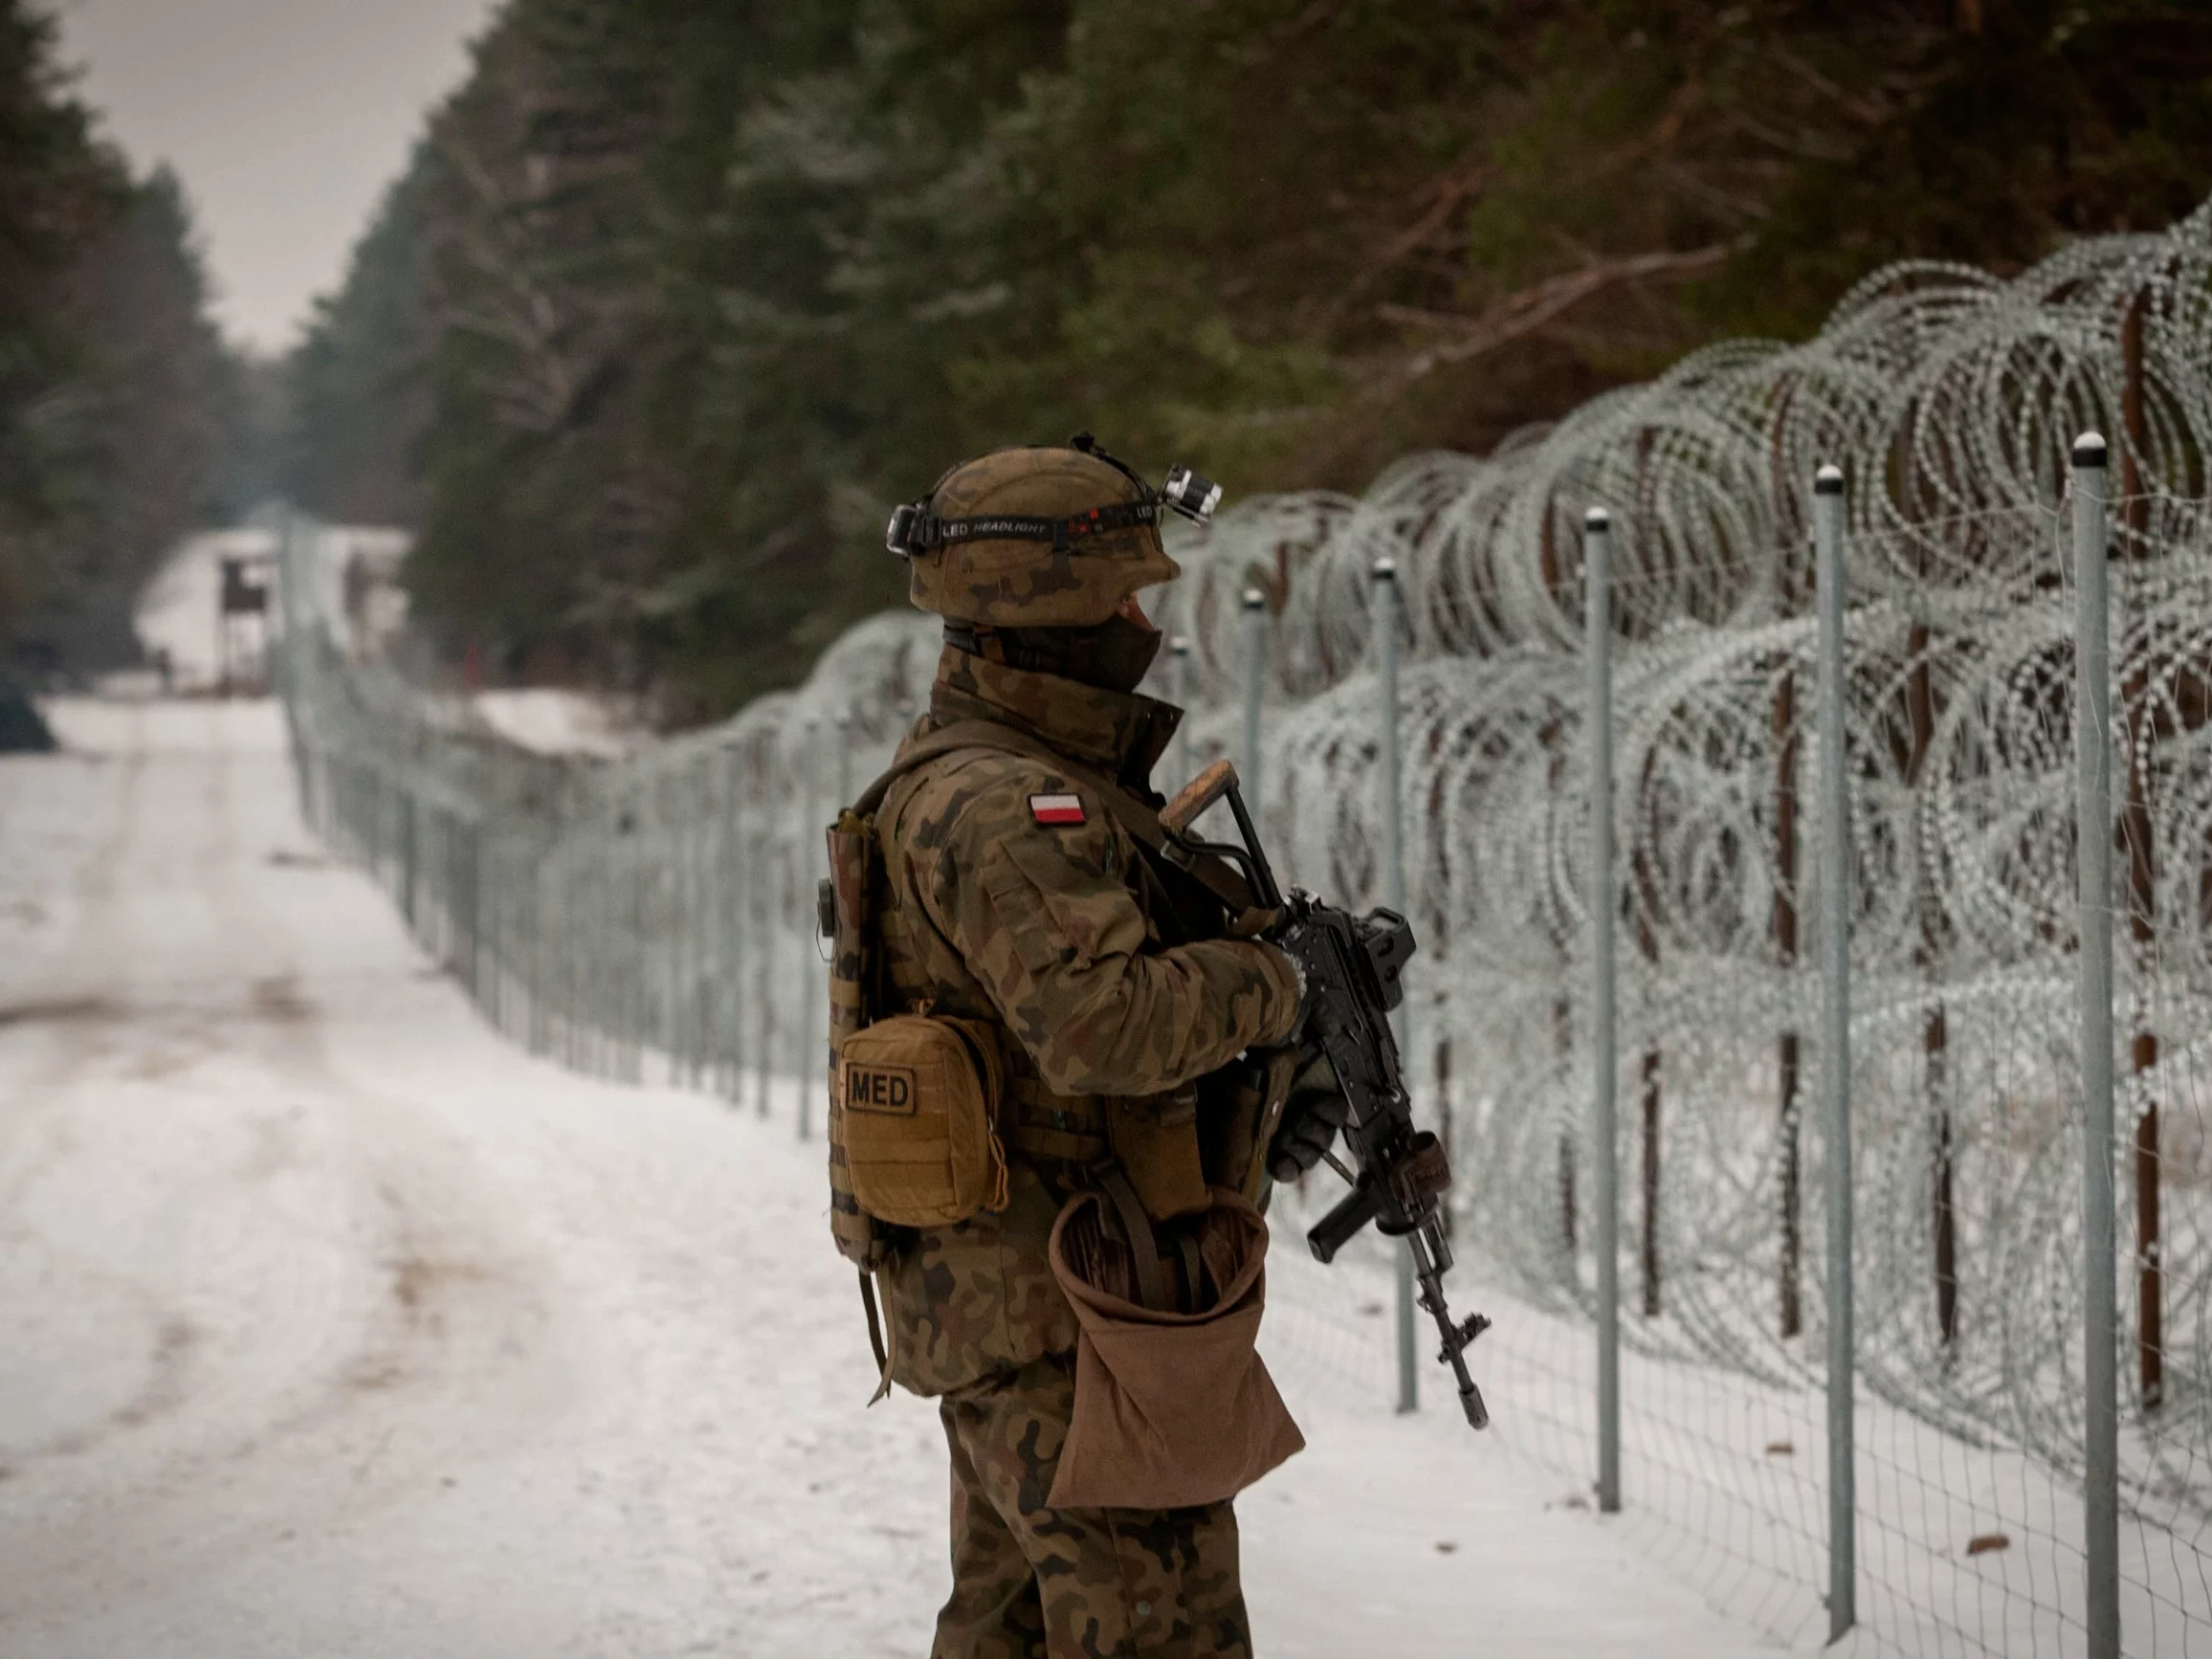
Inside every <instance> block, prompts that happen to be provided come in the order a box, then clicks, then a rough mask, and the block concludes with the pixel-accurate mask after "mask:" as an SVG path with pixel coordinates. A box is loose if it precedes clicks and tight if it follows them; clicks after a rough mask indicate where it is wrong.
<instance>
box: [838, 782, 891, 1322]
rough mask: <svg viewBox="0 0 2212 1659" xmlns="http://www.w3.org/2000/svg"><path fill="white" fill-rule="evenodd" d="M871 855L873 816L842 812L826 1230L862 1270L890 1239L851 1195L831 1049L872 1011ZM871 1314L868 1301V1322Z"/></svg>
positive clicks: (877, 1262) (878, 1260)
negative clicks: (827, 1220)
mask: <svg viewBox="0 0 2212 1659" xmlns="http://www.w3.org/2000/svg"><path fill="white" fill-rule="evenodd" d="M878 856H879V854H878V852H877V851H876V843H875V824H874V819H872V818H864V817H861V816H860V815H858V814H857V813H854V812H851V811H847V812H844V813H841V814H840V815H839V817H838V819H837V822H836V823H835V824H834V825H832V826H831V827H830V829H829V891H830V896H831V898H832V899H833V900H834V903H835V906H836V919H835V921H834V923H833V924H832V931H831V934H830V951H829V1234H830V1237H831V1238H833V1239H834V1240H835V1241H836V1244H837V1253H838V1254H840V1255H842V1256H843V1257H844V1258H845V1259H846V1260H847V1261H849V1262H851V1263H852V1264H853V1265H854V1266H855V1267H857V1268H859V1269H860V1271H861V1272H863V1273H869V1272H874V1270H875V1269H876V1268H878V1267H880V1266H881V1265H882V1263H883V1258H884V1255H885V1253H886V1251H887V1250H888V1246H889V1241H888V1240H886V1239H885V1237H884V1235H883V1229H882V1228H879V1227H878V1226H876V1224H875V1223H874V1221H872V1220H870V1219H869V1217H868V1216H867V1215H866V1214H865V1213H863V1211H862V1210H861V1208H860V1205H859V1202H858V1201H857V1200H856V1199H855V1198H854V1197H853V1193H852V1173H851V1171H850V1169H849V1167H848V1164H847V1157H846V1149H845V1115H844V1111H843V1109H842V1107H841V1106H840V1105H839V1099H840V1096H839V1093H838V1086H837V1082H838V1079H837V1053H838V1049H839V1047H840V1046H841V1045H842V1044H843V1043H844V1041H845V1039H846V1038H848V1037H850V1036H852V1034H853V1033H854V1032H856V1031H859V1030H861V1029H864V1028H865V1027H866V1026H867V1024H868V1016H869V1013H870V1011H871V1010H870V1003H871V1001H872V1000H873V991H874V983H875V970H876V963H875V962H874V954H875V938H876V929H875V928H874V926H873V925H872V923H873V921H874V915H873V910H872V907H873V906H874V903H875V899H876V893H877V887H878V883H877V880H876V874H877V872H876V860H877V858H878ZM874 1317H875V1311H874V1304H873V1303H871V1304H870V1307H869V1319H870V1322H871V1324H873V1323H874Z"/></svg>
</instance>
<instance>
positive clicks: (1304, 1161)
mask: <svg viewBox="0 0 2212 1659" xmlns="http://www.w3.org/2000/svg"><path fill="white" fill-rule="evenodd" d="M1351 1118H1352V1103H1351V1102H1350V1101H1349V1100H1347V1099H1345V1098H1344V1091H1343V1089H1342V1088H1341V1087H1340V1086H1339V1085H1338V1082H1337V1072H1336V1068H1335V1067H1333V1066H1331V1065H1330V1064H1329V1057H1328V1055H1326V1054H1324V1053H1322V1052H1321V1051H1319V1050H1318V1049H1315V1050H1313V1051H1310V1054H1309V1055H1308V1056H1307V1057H1305V1058H1303V1059H1302V1060H1301V1061H1300V1064H1299V1066H1298V1070H1297V1071H1296V1073H1294V1074H1293V1076H1292V1078H1291V1093H1290V1097H1289V1098H1288V1099H1287V1100H1285V1101H1284V1103H1283V1117H1282V1121H1281V1122H1280V1123H1278V1124H1276V1125H1275V1136H1274V1139H1272V1140H1271V1141H1269V1142H1268V1173H1269V1174H1270V1175H1272V1176H1273V1177H1274V1178H1275V1179H1276V1180H1277V1181H1295V1180H1297V1179H1298V1177H1299V1176H1301V1175H1303V1174H1305V1173H1306V1171H1307V1170H1309V1169H1311V1168H1313V1167H1314V1165H1315V1164H1316V1163H1318V1162H1320V1161H1321V1155H1322V1154H1323V1153H1325V1152H1327V1151H1328V1150H1329V1148H1330V1147H1331V1146H1332V1145H1334V1144H1335V1143H1336V1139H1337V1132H1338V1130H1339V1129H1341V1128H1343V1127H1344V1125H1345V1124H1346V1123H1348V1122H1350V1121H1351Z"/></svg>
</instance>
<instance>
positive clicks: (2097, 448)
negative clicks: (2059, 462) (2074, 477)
mask: <svg viewBox="0 0 2212 1659" xmlns="http://www.w3.org/2000/svg"><path fill="white" fill-rule="evenodd" d="M2073 464H2074V465H2075V466H2077V467H2101V466H2103V465H2104V464H2105V439H2104V434H2103V433H2102V432H2094V431H2090V432H2084V433H2082V435H2081V436H2080V437H2078V438H2076V439H2074V441H2073Z"/></svg>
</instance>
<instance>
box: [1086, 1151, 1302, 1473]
mask: <svg viewBox="0 0 2212 1659" xmlns="http://www.w3.org/2000/svg"><path fill="white" fill-rule="evenodd" d="M1182 1228H1183V1230H1184V1231H1186V1232H1187V1233H1188V1234H1189V1235H1190V1238H1191V1241H1192V1243H1193V1244H1194V1246H1195V1253H1196V1255H1197V1256H1198V1258H1199V1259H1200V1260H1201V1261H1203V1263H1204V1264H1205V1265H1204V1269H1203V1272H1202V1274H1201V1277H1202V1278H1203V1280H1204V1281H1205V1284H1204V1286H1203V1287H1196V1286H1194V1287H1188V1289H1189V1291H1190V1295H1189V1300H1190V1301H1191V1303H1192V1304H1193V1305H1194V1306H1196V1307H1197V1308H1199V1309H1200V1310H1201V1311H1199V1312H1196V1313H1188V1314H1185V1313H1180V1312H1172V1311H1170V1312H1160V1311H1155V1310H1152V1309H1148V1308H1145V1307H1144V1306H1142V1305H1141V1304H1140V1303H1139V1302H1137V1301H1135V1300H1132V1299H1131V1297H1130V1295H1129V1294H1128V1293H1129V1290H1130V1287H1129V1286H1128V1285H1127V1284H1126V1283H1124V1282H1120V1280H1121V1279H1122V1277H1123V1275H1122V1274H1121V1273H1120V1272H1117V1270H1116V1266H1115V1264H1116V1263H1117V1261H1118V1260H1119V1258H1120V1257H1121V1256H1122V1255H1123V1254H1124V1253H1125V1251H1126V1244H1125V1243H1124V1242H1123V1241H1120V1240H1119V1238H1118V1230H1117V1228H1116V1227H1115V1224H1114V1223H1113V1222H1112V1221H1111V1220H1110V1219H1109V1216H1108V1209H1107V1202H1106V1200H1105V1199H1104V1197H1103V1196H1102V1195H1101V1194H1098V1193H1095V1192H1080V1193H1077V1194H1076V1195H1075V1196H1074V1197H1073V1198H1071V1199H1070V1200H1069V1201H1068V1203H1067V1204H1066V1205H1065V1206H1063V1207H1062V1208H1061V1211H1060V1214H1059V1218H1058V1219H1057V1220H1056V1221H1054V1222H1053V1224H1052V1240H1051V1264H1052V1275H1053V1277H1054V1278H1055V1279H1057V1280H1058V1281H1059V1285H1060V1289H1061V1290H1062V1291H1063V1292H1064V1293H1065V1294H1066V1295H1067V1297H1068V1300H1069V1302H1070V1303H1071V1304H1072V1305H1073V1308H1074V1310H1075V1319H1076V1322H1077V1325H1078V1326H1079V1328H1080V1332H1081V1334H1080V1336H1079V1337H1078V1338H1076V1343H1075V1409H1074V1415H1073V1420H1072V1421H1071V1422H1070V1424H1069V1426H1068V1434H1067V1438H1066V1439H1065V1440H1064V1441H1063V1442H1062V1444H1061V1448H1060V1461H1059V1468H1058V1469H1057V1471H1055V1472H1054V1474H1053V1477H1052V1490H1051V1493H1050V1494H1049V1495H1048V1497H1047V1498H1046V1502H1047V1503H1048V1504H1049V1505H1050V1506H1051V1508H1053V1509H1183V1508H1185V1507H1187V1506H1190V1505H1194V1504H1207V1503H1217V1502H1219V1501H1221V1500H1222V1499H1224V1498H1228V1497H1234V1496H1235V1495H1236V1494H1237V1493H1240V1492H1242V1491H1243V1490H1244V1489H1245V1488H1246V1487H1248V1486H1250V1485H1251V1484H1252V1482H1254V1481H1256V1480H1258V1479H1259V1478H1260V1477H1261V1476H1262V1475H1264V1474H1266V1473H1267V1472H1268V1471H1270V1470H1272V1469H1273V1468H1275V1467H1276V1466H1277V1465H1278V1464H1281V1463H1282V1462H1283V1461H1284V1460H1285V1459H1287V1458H1289V1457H1291V1456H1292V1455H1293V1454H1294V1453H1295V1452H1297V1451H1299V1450H1301V1449H1304V1447H1305V1444H1306V1442H1305V1437H1304V1436H1303V1435H1301V1434H1300V1433H1299V1432H1298V1426H1297V1425H1296V1424H1295V1423H1294V1422H1293V1421H1292V1420H1291V1414H1290V1411H1289V1409H1288V1408H1287V1407H1286V1406H1285V1405H1283V1399H1282V1396H1281V1395H1280V1394H1279V1393H1277V1392H1276V1391H1275V1384H1274V1380H1273V1379H1272V1377H1270V1376H1269V1375H1268V1368H1267V1366H1266V1364H1265V1363H1263V1362H1262V1360H1261V1359H1260V1356H1259V1350H1258V1348H1257V1347H1256V1346H1255V1344H1256V1342H1257V1339H1258V1337H1259V1328H1260V1316H1261V1314H1262V1313H1263V1312H1264V1311H1265V1308H1266V1304H1267V1273H1266V1268H1267V1249H1268V1225H1267V1223H1266V1221H1265V1220H1263V1219H1262V1218H1261V1216H1260V1213H1259V1211H1258V1210H1256V1209H1254V1208H1253V1207H1252V1206H1250V1204H1248V1203H1247V1202H1245V1200H1244V1199H1243V1198H1242V1197H1240V1196H1239V1195H1238V1194H1236V1193H1234V1192H1231V1191H1228V1189H1227V1188H1217V1189H1215V1191H1214V1192H1213V1193H1212V1194H1211V1195H1210V1200H1209V1207H1208V1208H1207V1210H1206V1213H1205V1214H1204V1215H1203V1216H1200V1217H1198V1218H1196V1219H1195V1220H1192V1221H1189V1222H1185V1223H1183V1224H1182ZM1188 1253H1189V1252H1185V1254H1186V1259H1187V1255H1188ZM1101 1270H1103V1271H1101ZM1099 1281H1104V1282H1099ZM1202 1291H1203V1294H1202Z"/></svg>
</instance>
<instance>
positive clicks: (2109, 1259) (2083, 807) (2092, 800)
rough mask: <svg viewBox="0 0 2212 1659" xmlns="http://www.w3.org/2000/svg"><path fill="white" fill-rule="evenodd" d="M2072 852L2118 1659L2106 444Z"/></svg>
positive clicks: (2103, 1556) (2089, 476) (2099, 1517)
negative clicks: (2076, 872)
mask: <svg viewBox="0 0 2212 1659" xmlns="http://www.w3.org/2000/svg"><path fill="white" fill-rule="evenodd" d="M2072 458H2073V555H2074V599H2075V605H2076V611H2075V630H2074V707H2075V717H2074V750H2075V763H2076V765H2077V768H2078V784H2077V794H2076V800H2075V808H2074V810H2075V836H2074V844H2075V848H2076V850H2077V856H2078V858H2079V860H2080V883H2081V885H2080V894H2079V910H2080V929H2081V1022H2082V1027H2081V1044H2082V1056H2081V1065H2082V1345H2083V1349H2082V1395H2083V1401H2082V1407H2083V1408H2082V1510H2083V1515H2082V1518H2083V1537H2082V1553H2083V1557H2084V1565H2085V1569H2086V1576H2087V1580H2088V1585H2087V1588H2088V1604H2087V1608H2088V1619H2087V1623H2088V1630H2089V1655H2090V1659H2118V1655H2119V1651H2120V1504H2119V1479H2120V1461H2119V1460H2120V1452H2119V1376H2118V1360H2117V1351H2118V1347H2117V1345H2118V1341H2119V1311H2118V1307H2117V1305H2116V1304H2117V1299H2118V1298H2117V1293H2116V1291H2115V1288H2114V1279H2113V1272H2114V1264H2113V1254H2112V1251H2113V1242H2112V1239H2113V1213H2112V641H2111V637H2110V622H2109V618H2108V615H2107V609H2106V607H2107V603H2108V594H2107V589H2106V568H2105V461H2106V453H2105V440H2104V439H2103V438H2102V437H2100V436H2098V435H2097V434H2096V433H2095V432H2084V433H2082V435H2081V436H2080V437H2078V438H2076V439H2075V440H2074V446H2073V457H2072Z"/></svg>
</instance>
